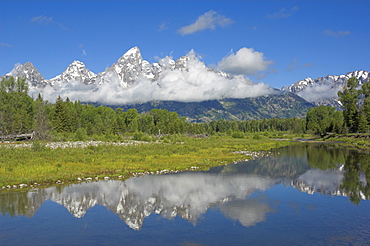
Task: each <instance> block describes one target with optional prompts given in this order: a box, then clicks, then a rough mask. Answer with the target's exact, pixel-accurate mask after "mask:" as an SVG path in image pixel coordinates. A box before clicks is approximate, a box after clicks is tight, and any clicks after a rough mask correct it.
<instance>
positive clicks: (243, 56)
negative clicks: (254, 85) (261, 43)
mask: <svg viewBox="0 0 370 246" xmlns="http://www.w3.org/2000/svg"><path fill="white" fill-rule="evenodd" d="M272 63H273V62H272V61H267V60H266V58H265V56H264V54H263V53H262V52H258V51H255V50H254V49H253V48H246V47H243V48H241V49H240V50H238V51H237V52H236V53H234V52H231V53H230V54H228V55H227V56H225V57H224V58H222V60H221V61H220V62H219V63H218V65H217V67H218V68H219V69H221V70H223V71H225V72H228V73H232V74H241V75H256V74H257V72H260V71H264V70H266V69H267V68H268V66H269V65H270V64H272Z"/></svg>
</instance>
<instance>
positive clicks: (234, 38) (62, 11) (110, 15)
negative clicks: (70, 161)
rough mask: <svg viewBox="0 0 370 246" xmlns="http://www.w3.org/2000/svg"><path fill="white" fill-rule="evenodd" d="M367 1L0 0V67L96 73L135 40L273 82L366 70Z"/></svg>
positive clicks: (151, 55)
mask: <svg viewBox="0 0 370 246" xmlns="http://www.w3.org/2000/svg"><path fill="white" fill-rule="evenodd" d="M369 9H370V1H14V0H13V1H0V75H3V74H5V73H8V72H9V71H10V70H12V69H13V67H14V65H15V64H17V63H21V64H23V63H26V62H32V63H33V64H34V65H35V67H36V68H37V69H38V70H39V71H40V73H41V74H42V75H43V76H44V77H45V78H46V79H50V78H52V77H55V76H56V75H58V74H60V73H62V72H63V71H64V70H65V69H66V68H67V66H68V65H69V64H70V63H71V62H72V61H74V60H80V61H82V62H84V63H85V65H86V67H87V68H88V69H90V70H91V71H93V72H95V73H99V72H102V71H104V70H105V68H107V67H109V66H111V65H112V64H113V63H115V62H116V61H117V60H118V58H119V57H120V56H122V55H123V54H124V53H125V52H126V51H127V50H129V49H130V48H132V47H133V46H138V47H139V48H140V50H141V53H142V56H143V58H144V59H145V60H148V61H149V62H151V63H152V62H155V61H157V59H158V57H159V58H163V57H165V56H167V55H170V56H172V57H173V58H174V59H175V60H176V59H178V58H179V57H181V56H183V55H185V54H187V53H188V52H189V51H190V50H192V49H193V50H194V51H195V52H196V53H197V54H199V55H200V56H201V57H202V60H203V61H204V62H205V63H206V65H207V66H211V67H219V68H224V69H225V70H228V71H230V72H233V73H238V74H243V75H244V76H246V77H248V78H249V79H250V80H252V81H253V82H254V83H259V82H263V83H266V84H269V85H271V86H272V87H275V88H281V87H282V86H283V85H290V84H292V83H295V82H297V81H298V80H300V79H304V78H306V77H311V78H317V77H321V76H326V75H328V74H330V75H339V74H345V73H347V72H352V71H354V70H369V69H370V68H369V64H370V49H369V44H370V17H369V16H370V15H369Z"/></svg>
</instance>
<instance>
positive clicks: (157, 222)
mask: <svg viewBox="0 0 370 246" xmlns="http://www.w3.org/2000/svg"><path fill="white" fill-rule="evenodd" d="M369 182H370V155H369V153H366V152H358V151H355V150H350V149H346V148H343V147H338V146H334V145H326V144H325V145H315V144H297V145H293V146H289V147H287V148H282V149H277V150H273V156H270V157H265V158H260V159H257V160H254V161H249V162H243V163H240V164H236V165H227V166H221V167H215V168H213V169H211V170H210V171H208V172H184V173H180V174H166V175H147V176H142V177H138V178H131V179H128V180H126V181H99V182H90V183H79V184H74V185H69V186H65V187H61V186H57V187H50V188H45V189H35V190H32V191H28V192H12V193H9V192H2V193H0V212H1V215H0V245H369V244H370V201H369V198H370V188H369V185H368V184H369Z"/></svg>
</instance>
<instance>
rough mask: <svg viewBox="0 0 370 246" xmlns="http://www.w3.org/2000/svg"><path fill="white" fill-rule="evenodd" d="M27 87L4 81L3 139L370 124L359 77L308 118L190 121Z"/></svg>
mask: <svg viewBox="0 0 370 246" xmlns="http://www.w3.org/2000/svg"><path fill="white" fill-rule="evenodd" d="M28 89H29V88H28V84H27V82H26V81H25V79H22V78H17V79H15V78H13V77H10V78H8V79H2V80H1V81H0V137H3V138H4V136H9V135H16V134H22V133H30V132H35V134H36V137H37V138H38V139H52V138H53V137H54V138H55V136H68V138H69V139H70V138H73V139H74V140H86V139H88V138H89V137H90V138H94V136H106V137H108V138H109V137H110V138H120V137H126V136H133V137H134V139H137V140H145V139H150V137H151V136H155V135H156V136H158V135H163V134H194V135H199V134H201V135H205V134H209V135H213V134H217V133H227V134H230V135H231V136H233V137H240V136H242V135H241V134H242V133H245V132H252V133H253V132H284V131H285V132H286V131H288V132H293V133H310V134H315V135H320V136H325V135H326V134H327V133H329V132H330V133H338V134H344V133H357V132H360V133H366V132H368V131H369V128H370V82H366V83H364V84H363V85H362V87H361V88H358V81H357V79H356V78H355V77H353V78H351V79H349V80H348V81H347V84H346V86H345V87H344V89H343V91H340V92H339V93H338V96H339V98H340V99H339V100H340V102H341V103H342V107H343V111H336V110H335V108H334V107H330V106H319V107H316V108H311V109H309V111H308V112H307V115H306V118H305V119H298V118H287V119H280V118H272V119H261V120H247V121H229V120H217V121H212V122H208V123H189V122H187V121H186V119H185V118H184V117H179V115H178V114H177V113H176V112H169V111H168V110H162V109H152V110H151V111H149V112H146V113H138V111H137V110H136V109H128V110H126V111H124V110H123V109H121V108H116V109H115V110H114V109H112V108H110V107H106V106H98V107H95V106H93V105H89V104H84V103H81V102H79V101H75V102H71V101H70V100H69V99H68V98H65V99H64V98H61V97H58V98H57V100H56V101H55V102H48V101H45V100H43V98H42V97H41V95H39V96H38V97H37V98H36V99H34V98H31V97H30V96H29V95H28Z"/></svg>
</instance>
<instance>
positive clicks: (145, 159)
mask: <svg viewBox="0 0 370 246" xmlns="http://www.w3.org/2000/svg"><path fill="white" fill-rule="evenodd" d="M288 144H290V143H289V141H286V140H284V141H275V140H270V139H269V138H268V137H265V136H261V137H260V138H259V139H255V136H254V135H252V134H250V135H249V134H246V135H245V136H243V138H232V137H230V136H211V137H207V138H192V137H186V136H182V135H181V136H179V135H176V136H172V137H169V138H167V139H166V141H156V142H141V141H124V142H96V141H95V142H94V141H93V142H59V143H46V142H45V143H43V142H32V143H30V142H27V143H21V144H9V143H8V144H2V145H1V147H0V148H1V149H0V150H1V153H0V155H1V156H0V190H7V189H19V188H26V187H31V188H32V187H34V186H40V185H42V186H48V185H54V184H66V183H70V182H79V181H85V180H99V179H126V178H129V177H132V176H136V175H142V174H147V173H153V174H156V173H165V172H179V171H185V170H207V169H209V168H210V167H213V166H218V165H225V164H229V163H235V162H238V161H241V160H245V159H250V158H252V154H251V155H248V154H246V153H253V155H255V152H258V151H267V150H269V149H271V148H276V147H282V146H286V145H288ZM246 151H250V152H246Z"/></svg>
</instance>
